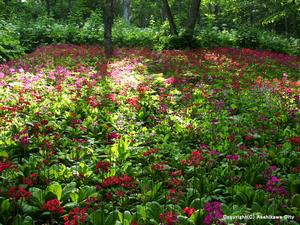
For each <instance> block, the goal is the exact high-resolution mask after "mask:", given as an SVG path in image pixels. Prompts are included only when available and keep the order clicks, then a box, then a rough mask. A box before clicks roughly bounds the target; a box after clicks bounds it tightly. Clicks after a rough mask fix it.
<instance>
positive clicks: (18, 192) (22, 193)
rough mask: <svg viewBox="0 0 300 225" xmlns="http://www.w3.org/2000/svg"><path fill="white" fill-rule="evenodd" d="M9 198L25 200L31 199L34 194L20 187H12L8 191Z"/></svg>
mask: <svg viewBox="0 0 300 225" xmlns="http://www.w3.org/2000/svg"><path fill="white" fill-rule="evenodd" d="M7 194H8V197H9V198H15V199H16V200H19V199H20V198H22V197H24V198H25V199H27V198H29V197H30V196H31V195H32V194H31V192H30V191H26V190H25V189H24V188H22V187H20V186H18V187H11V188H10V189H9V190H8V193H7Z"/></svg>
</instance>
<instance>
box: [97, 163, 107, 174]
mask: <svg viewBox="0 0 300 225" xmlns="http://www.w3.org/2000/svg"><path fill="white" fill-rule="evenodd" d="M109 167H110V163H109V162H104V161H99V162H98V163H97V164H96V171H97V172H99V171H102V172H106V173H107V172H108V171H109Z"/></svg>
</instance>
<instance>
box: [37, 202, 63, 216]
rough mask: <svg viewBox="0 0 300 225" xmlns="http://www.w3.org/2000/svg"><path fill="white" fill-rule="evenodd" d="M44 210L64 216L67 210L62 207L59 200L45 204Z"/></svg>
mask: <svg viewBox="0 0 300 225" xmlns="http://www.w3.org/2000/svg"><path fill="white" fill-rule="evenodd" d="M42 208H43V210H47V211H50V212H54V213H59V214H64V212H65V210H64V208H63V207H62V206H61V205H60V201H59V200H58V199H52V200H49V201H47V202H45V203H44V205H43V207H42Z"/></svg>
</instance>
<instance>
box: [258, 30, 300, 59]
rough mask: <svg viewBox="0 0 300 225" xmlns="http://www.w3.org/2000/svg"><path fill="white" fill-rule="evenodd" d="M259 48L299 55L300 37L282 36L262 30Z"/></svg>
mask: <svg viewBox="0 0 300 225" xmlns="http://www.w3.org/2000/svg"><path fill="white" fill-rule="evenodd" d="M259 48H261V49H266V50H270V51H274V52H282V53H286V54H290V55H300V39H296V38H289V39H287V38H284V37H281V36H279V35H276V34H274V33H271V32H262V33H261V35H260V37H259Z"/></svg>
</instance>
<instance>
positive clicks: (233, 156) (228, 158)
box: [226, 154, 239, 161]
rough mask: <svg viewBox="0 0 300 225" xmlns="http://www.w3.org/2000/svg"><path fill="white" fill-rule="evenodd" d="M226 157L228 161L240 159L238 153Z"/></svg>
mask: <svg viewBox="0 0 300 225" xmlns="http://www.w3.org/2000/svg"><path fill="white" fill-rule="evenodd" d="M226 159H227V160H228V161H238V160H239V155H237V154H233V155H227V156H226Z"/></svg>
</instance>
